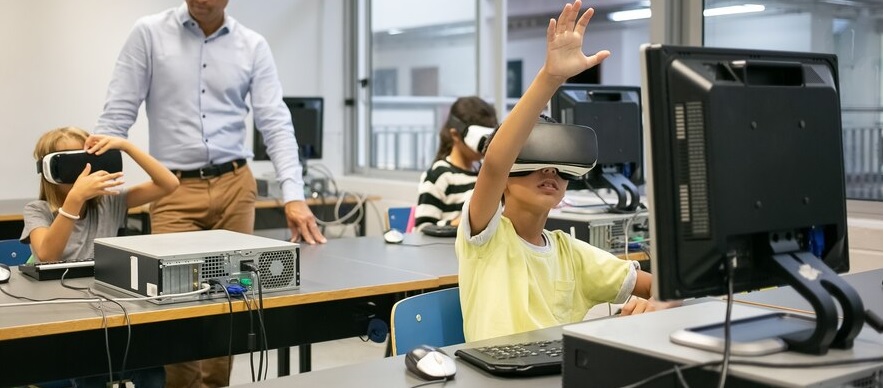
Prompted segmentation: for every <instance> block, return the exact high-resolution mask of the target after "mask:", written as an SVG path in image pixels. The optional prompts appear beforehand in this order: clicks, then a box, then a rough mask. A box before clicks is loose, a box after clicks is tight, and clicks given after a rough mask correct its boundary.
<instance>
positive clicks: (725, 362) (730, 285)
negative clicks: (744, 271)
mask: <svg viewBox="0 0 884 388" xmlns="http://www.w3.org/2000/svg"><path fill="white" fill-rule="evenodd" d="M736 265H737V257H736V256H735V255H734V256H729V257H726V258H725V260H724V267H725V272H726V276H727V302H726V308H725V313H724V356H723V357H722V361H721V375H720V376H719V379H718V388H724V382H725V380H727V372H728V368H729V367H730V361H731V342H732V338H731V315H732V313H733V310H734V267H735V266H736Z"/></svg>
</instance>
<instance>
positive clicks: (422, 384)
mask: <svg viewBox="0 0 884 388" xmlns="http://www.w3.org/2000/svg"><path fill="white" fill-rule="evenodd" d="M448 380H451V378H450V377H445V378H441V379H438V380H430V381H426V382H423V383H420V384H418V385H412V386H411V387H409V388H418V387H426V386H427V385H433V384H440V383H441V384H443V385H444V384H445V383H447V382H448Z"/></svg>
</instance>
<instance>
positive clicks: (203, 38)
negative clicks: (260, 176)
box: [95, 0, 326, 387]
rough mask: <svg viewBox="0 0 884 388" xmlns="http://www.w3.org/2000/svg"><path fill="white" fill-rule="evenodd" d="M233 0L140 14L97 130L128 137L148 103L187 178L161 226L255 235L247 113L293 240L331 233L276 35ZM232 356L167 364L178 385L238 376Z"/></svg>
mask: <svg viewBox="0 0 884 388" xmlns="http://www.w3.org/2000/svg"><path fill="white" fill-rule="evenodd" d="M227 3H228V0H185V4H182V5H181V6H179V7H177V8H172V9H169V10H166V11H164V12H161V13H159V14H155V15H150V16H146V17H143V18H141V19H139V20H138V21H137V22H136V23H135V26H134V28H133V29H132V32H131V33H130V35H129V38H128V39H127V41H126V43H125V45H124V46H123V49H122V52H121V53H120V56H119V58H118V59H117V63H116V67H115V69H114V73H113V78H112V79H111V82H110V85H109V87H108V93H107V102H106V103H105V106H104V112H103V113H102V114H101V117H100V118H99V119H98V124H97V125H96V128H95V132H96V133H103V134H110V135H116V136H120V137H127V135H128V131H129V128H130V127H131V126H132V124H133V123H134V122H135V120H136V118H137V116H138V109H139V107H140V106H141V104H142V102H144V103H145V107H146V111H147V118H148V125H149V128H150V132H149V133H150V154H151V155H153V156H154V157H156V158H157V159H158V160H159V161H160V162H162V163H163V164H164V165H165V166H166V167H168V168H169V169H171V170H172V171H173V172H174V173H175V174H176V175H177V176H178V178H179V179H180V180H181V185H180V186H179V188H178V190H176V191H175V192H174V193H172V194H171V195H168V196H166V197H164V198H163V199H161V200H159V201H156V202H154V203H153V205H152V207H151V227H152V230H153V232H154V233H169V232H181V231H192V230H203V229H228V230H232V231H237V232H241V233H248V234H251V233H252V232H253V230H254V223H255V199H256V197H257V187H256V184H255V178H254V177H253V175H252V172H251V170H250V169H249V167H248V166H247V165H246V159H247V158H249V157H251V156H252V154H251V152H250V151H249V150H248V149H247V148H246V145H245V140H246V125H245V118H246V115H247V114H248V113H249V106H248V105H247V104H246V96H247V95H248V96H249V97H250V99H251V106H252V109H253V110H254V117H255V125H256V126H257V127H258V128H260V130H261V132H262V135H263V137H264V139H265V140H264V142H265V144H266V146H267V152H268V154H269V155H270V158H271V160H272V161H273V166H274V168H275V169H276V176H277V180H278V181H279V182H281V183H280V184H281V185H282V193H283V199H284V200H285V214H286V219H287V220H288V225H289V228H290V229H291V232H292V241H294V242H300V241H303V242H306V243H308V244H315V243H324V242H326V239H325V237H323V235H322V233H321V232H320V230H319V228H318V226H317V225H316V219H315V217H314V216H313V213H312V212H311V211H310V209H309V208H308V207H307V204H306V202H304V189H303V188H304V183H303V179H302V177H301V171H302V167H301V165H300V162H299V160H298V144H297V141H296V140H295V137H294V130H293V127H292V121H291V115H290V113H289V111H288V109H287V108H286V106H285V104H284V103H283V101H282V86H281V84H280V82H279V78H278V76H277V72H276V65H275V64H274V62H273V56H272V54H271V53H270V48H269V46H268V44H267V41H266V40H265V39H264V37H262V36H261V35H259V34H258V33H256V32H254V31H252V30H250V29H248V28H246V27H245V26H243V25H241V24H239V23H238V22H237V21H236V20H234V19H233V18H231V17H230V16H229V15H226V14H225V11H224V10H225V8H226V7H227ZM230 366H231V360H230V359H229V358H228V357H220V358H216V359H211V360H202V361H196V362H189V363H183V364H176V365H168V366H166V371H167V386H168V387H220V386H227V385H229V380H230Z"/></svg>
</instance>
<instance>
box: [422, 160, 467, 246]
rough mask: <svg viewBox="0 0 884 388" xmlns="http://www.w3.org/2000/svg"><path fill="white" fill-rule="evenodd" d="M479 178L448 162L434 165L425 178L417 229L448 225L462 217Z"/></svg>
mask: <svg viewBox="0 0 884 388" xmlns="http://www.w3.org/2000/svg"><path fill="white" fill-rule="evenodd" d="M478 175H479V174H478V172H476V171H467V170H464V169H461V168H459V167H457V166H454V165H452V164H451V162H450V161H449V160H448V158H445V159H444V160H437V161H436V162H435V163H433V165H432V166H431V167H430V169H429V170H427V171H425V172H424V173H423V174H421V184H420V187H419V188H418V194H419V196H418V199H417V207H416V208H415V211H414V218H415V220H414V224H415V229H420V228H422V227H423V226H425V225H426V224H429V223H433V224H436V225H445V224H447V223H448V222H449V221H451V220H453V219H455V218H457V217H459V216H460V212H461V209H462V208H463V203H464V201H466V199H467V198H468V197H469V196H470V194H472V193H473V187H475V186H476V178H477V177H478Z"/></svg>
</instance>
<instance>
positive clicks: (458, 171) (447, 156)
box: [414, 96, 497, 230]
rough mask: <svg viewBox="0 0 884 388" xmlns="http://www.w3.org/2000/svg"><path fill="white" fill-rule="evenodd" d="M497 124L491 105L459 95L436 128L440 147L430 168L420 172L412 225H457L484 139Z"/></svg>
mask: <svg viewBox="0 0 884 388" xmlns="http://www.w3.org/2000/svg"><path fill="white" fill-rule="evenodd" d="M495 127H497V113H496V112H495V111H494V107H493V106H491V104H489V103H487V102H485V100H483V99H481V98H479V97H476V96H471V97H461V98H458V99H457V101H455V102H454V104H452V105H451V109H450V111H449V112H448V120H447V121H446V122H445V125H443V126H442V129H441V130H439V149H438V151H436V160H435V161H434V162H433V165H432V166H431V167H430V169H429V170H427V171H425V172H424V173H423V174H421V183H420V186H419V187H418V194H419V196H418V199H417V207H416V208H415V210H414V217H415V222H414V223H415V228H416V229H417V230H420V229H421V228H423V227H424V226H426V225H431V224H434V225H439V226H444V225H457V224H458V223H459V222H460V212H461V209H463V203H464V200H465V199H466V198H467V197H468V196H469V195H470V194H471V193H472V192H473V186H475V184H476V177H477V176H478V171H479V162H480V161H481V160H482V154H481V152H480V151H481V150H482V148H483V146H484V142H485V140H486V139H487V138H488V136H489V135H490V134H491V132H492V131H493V128H495Z"/></svg>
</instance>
